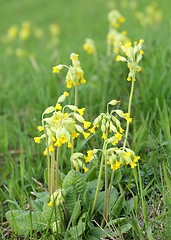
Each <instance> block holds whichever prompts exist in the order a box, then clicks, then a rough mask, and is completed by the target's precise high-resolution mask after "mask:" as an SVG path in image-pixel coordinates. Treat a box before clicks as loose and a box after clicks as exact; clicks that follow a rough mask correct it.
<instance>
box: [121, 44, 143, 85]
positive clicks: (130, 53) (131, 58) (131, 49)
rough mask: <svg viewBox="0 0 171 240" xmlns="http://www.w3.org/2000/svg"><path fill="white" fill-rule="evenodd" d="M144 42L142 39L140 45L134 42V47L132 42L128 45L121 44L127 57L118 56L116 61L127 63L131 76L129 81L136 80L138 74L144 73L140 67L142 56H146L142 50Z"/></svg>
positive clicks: (129, 75)
mask: <svg viewBox="0 0 171 240" xmlns="http://www.w3.org/2000/svg"><path fill="white" fill-rule="evenodd" d="M143 42H144V40H143V39H141V40H140V41H139V43H137V42H134V45H133V46H132V43H131V42H130V41H129V42H127V43H126V44H122V43H121V50H122V51H123V53H124V54H125V56H126V57H123V56H121V55H118V56H117V57H116V61H121V62H127V66H128V69H129V74H128V77H127V80H128V81H131V80H132V79H134V80H135V74H136V72H141V71H142V68H141V67H140V66H139V62H140V61H141V59H142V55H143V54H144V52H143V50H142V44H143Z"/></svg>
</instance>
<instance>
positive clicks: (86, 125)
mask: <svg viewBox="0 0 171 240" xmlns="http://www.w3.org/2000/svg"><path fill="white" fill-rule="evenodd" d="M83 124H84V128H85V129H87V128H89V127H90V125H91V122H88V121H84V122H83Z"/></svg>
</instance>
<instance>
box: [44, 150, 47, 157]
mask: <svg viewBox="0 0 171 240" xmlns="http://www.w3.org/2000/svg"><path fill="white" fill-rule="evenodd" d="M43 155H44V156H47V148H46V149H45V150H44V152H43Z"/></svg>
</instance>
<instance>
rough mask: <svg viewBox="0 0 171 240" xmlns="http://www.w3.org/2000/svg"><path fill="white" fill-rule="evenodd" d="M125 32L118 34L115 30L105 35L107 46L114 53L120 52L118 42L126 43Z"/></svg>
mask: <svg viewBox="0 0 171 240" xmlns="http://www.w3.org/2000/svg"><path fill="white" fill-rule="evenodd" d="M126 35H127V32H126V31H122V32H121V33H120V32H118V31H117V30H116V29H113V28H112V29H110V30H109V32H108V34H107V45H108V46H111V47H112V48H113V49H112V51H113V52H114V53H118V52H120V42H123V43H126V42H127V41H128V38H127V37H126Z"/></svg>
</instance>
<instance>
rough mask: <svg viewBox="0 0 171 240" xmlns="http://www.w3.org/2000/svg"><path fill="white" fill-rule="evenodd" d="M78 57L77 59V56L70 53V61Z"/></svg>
mask: <svg viewBox="0 0 171 240" xmlns="http://www.w3.org/2000/svg"><path fill="white" fill-rule="evenodd" d="M78 57H79V55H78V54H76V53H72V54H71V55H70V59H71V60H78Z"/></svg>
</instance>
